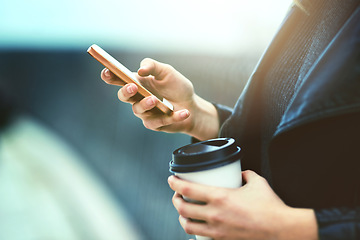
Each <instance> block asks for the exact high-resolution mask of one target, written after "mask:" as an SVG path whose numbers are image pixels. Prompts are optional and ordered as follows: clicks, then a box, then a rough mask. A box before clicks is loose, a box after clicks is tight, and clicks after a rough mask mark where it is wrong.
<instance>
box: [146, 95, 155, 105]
mask: <svg viewBox="0 0 360 240" xmlns="http://www.w3.org/2000/svg"><path fill="white" fill-rule="evenodd" d="M146 103H147V105H148V106H153V105H155V100H154V98H152V97H150V98H148V99H147V100H146Z"/></svg>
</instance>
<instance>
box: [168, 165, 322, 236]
mask: <svg viewBox="0 0 360 240" xmlns="http://www.w3.org/2000/svg"><path fill="white" fill-rule="evenodd" d="M243 179H244V181H245V182H246V184H245V185H244V186H243V187H241V188H237V189H229V188H219V187H211V186H205V185H200V184H196V183H191V182H187V181H184V180H181V179H179V178H177V177H175V176H170V177H169V179H168V181H169V185H170V187H171V188H172V189H173V190H174V191H175V194H174V197H173V204H174V206H175V208H176V210H177V211H178V212H179V215H180V216H179V221H180V224H181V225H182V227H183V228H184V230H185V232H187V233H188V234H194V235H200V236H208V237H212V238H214V239H217V240H218V239H227V240H231V239H253V240H256V239H286V240H290V239H299V240H300V239H301V240H303V239H317V227H316V220H315V215H314V212H313V210H310V209H295V208H291V207H288V206H286V205H285V204H284V203H283V202H282V200H281V199H280V198H279V197H278V196H277V195H276V194H275V193H274V192H273V190H272V189H271V188H270V186H269V184H268V183H267V181H266V180H265V179H264V178H262V177H260V176H259V175H257V174H256V173H255V172H253V171H244V172H243ZM182 196H186V197H188V198H190V199H194V200H197V201H201V202H205V203H206V204H205V205H197V204H193V203H188V202H186V201H184V200H183V198H182ZM190 219H198V220H203V221H205V222H197V221H192V220H190Z"/></svg>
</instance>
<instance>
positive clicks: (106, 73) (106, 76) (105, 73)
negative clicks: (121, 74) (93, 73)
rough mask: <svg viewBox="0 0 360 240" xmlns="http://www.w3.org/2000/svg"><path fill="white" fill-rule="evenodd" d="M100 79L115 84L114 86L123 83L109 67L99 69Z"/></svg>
mask: <svg viewBox="0 0 360 240" xmlns="http://www.w3.org/2000/svg"><path fill="white" fill-rule="evenodd" d="M100 76H101V79H102V80H103V81H104V82H106V83H107V84H111V85H116V86H124V85H125V83H124V81H122V80H121V79H120V78H118V77H117V76H116V75H115V74H113V73H112V72H111V71H110V70H109V69H107V68H104V69H103V70H102V71H101V75H100Z"/></svg>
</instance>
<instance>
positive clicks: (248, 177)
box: [242, 170, 260, 183]
mask: <svg viewBox="0 0 360 240" xmlns="http://www.w3.org/2000/svg"><path fill="white" fill-rule="evenodd" d="M258 177H260V176H259V175H258V174H257V173H256V172H254V171H251V170H246V171H243V172H242V178H243V180H244V182H245V183H249V182H251V181H254V180H255V179H257V178H258Z"/></svg>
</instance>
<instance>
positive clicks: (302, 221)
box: [278, 207, 318, 240]
mask: <svg viewBox="0 0 360 240" xmlns="http://www.w3.org/2000/svg"><path fill="white" fill-rule="evenodd" d="M288 210H289V211H284V215H283V218H282V219H283V222H282V224H279V227H280V229H278V230H279V231H278V232H279V237H278V239H284V240H285V239H286V240H302V239H307V240H318V227H317V222H316V217H315V213H314V210H312V209H303V208H290V207H289V209H288Z"/></svg>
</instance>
